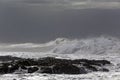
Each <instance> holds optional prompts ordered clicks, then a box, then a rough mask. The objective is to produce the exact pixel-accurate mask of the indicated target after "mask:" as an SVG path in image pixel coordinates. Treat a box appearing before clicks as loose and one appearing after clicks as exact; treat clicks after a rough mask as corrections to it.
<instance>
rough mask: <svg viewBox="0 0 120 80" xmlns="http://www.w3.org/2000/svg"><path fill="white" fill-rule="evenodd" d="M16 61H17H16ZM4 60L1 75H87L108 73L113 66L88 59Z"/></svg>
mask: <svg viewBox="0 0 120 80" xmlns="http://www.w3.org/2000/svg"><path fill="white" fill-rule="evenodd" d="M15 59H16V60H15ZM15 59H13V60H12V58H10V60H8V61H7V60H4V61H5V62H3V63H0V73H1V74H6V73H14V72H16V71H19V70H26V72H27V73H34V72H39V73H48V74H86V73H89V72H96V71H102V72H108V71H109V69H107V68H105V66H106V65H109V66H110V65H111V64H112V63H110V62H109V61H107V60H88V59H76V60H68V59H57V58H53V57H45V58H40V59H23V58H15Z"/></svg>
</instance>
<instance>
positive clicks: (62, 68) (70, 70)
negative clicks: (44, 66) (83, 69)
mask: <svg viewBox="0 0 120 80" xmlns="http://www.w3.org/2000/svg"><path fill="white" fill-rule="evenodd" d="M53 73H54V74H62V73H64V74H80V69H79V68H78V67H76V66H74V65H71V64H56V65H55V66H54V67H53Z"/></svg>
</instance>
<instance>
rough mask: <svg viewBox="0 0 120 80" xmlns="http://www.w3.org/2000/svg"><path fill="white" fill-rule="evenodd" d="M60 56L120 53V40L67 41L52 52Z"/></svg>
mask: <svg viewBox="0 0 120 80" xmlns="http://www.w3.org/2000/svg"><path fill="white" fill-rule="evenodd" d="M52 51H53V52H54V53H59V54H110V53H119V52H120V39H118V38H115V37H105V36H101V37H94V38H86V39H74V40H67V41H66V42H64V43H61V44H59V45H57V46H55V48H54V49H53V50H52Z"/></svg>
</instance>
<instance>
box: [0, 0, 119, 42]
mask: <svg viewBox="0 0 120 80" xmlns="http://www.w3.org/2000/svg"><path fill="white" fill-rule="evenodd" d="M1 1H2V0H1ZM11 1H12V3H11V2H9V3H8V2H7V1H6V2H4V1H3V2H2V3H0V4H1V5H0V42H5V43H6V42H10V43H11V42H45V41H49V40H52V39H55V38H58V37H68V38H78V37H85V36H91V35H95V36H98V35H113V36H119V35H120V33H119V31H120V27H119V26H120V22H119V21H120V9H118V8H117V9H104V8H101V9H100V8H99V9H87V8H85V9H78V10H76V9H73V7H72V9H65V10H64V9H63V10H62V9H60V8H59V7H55V6H52V7H50V6H49V7H46V6H27V5H24V4H22V3H24V1H27V0H23V2H22V3H21V2H18V1H19V0H18V1H17V2H15V3H13V2H14V1H15V0H11ZM41 1H43V0H40V1H38V0H35V1H33V0H30V1H29V2H31V3H37V2H39V3H46V2H47V0H46V1H45V2H44V1H43V2H41ZM71 1H72V0H71ZM106 1H107V0H106ZM18 3H20V4H19V5H16V4H18ZM27 3H28V2H27ZM73 3H74V2H72V4H73ZM74 4H75V3H74ZM86 4H88V3H86ZM77 5H78V4H77ZM79 5H81V4H79ZM68 6H69V5H68ZM69 7H70V6H69ZM54 8H55V9H54ZM62 8H63V7H62Z"/></svg>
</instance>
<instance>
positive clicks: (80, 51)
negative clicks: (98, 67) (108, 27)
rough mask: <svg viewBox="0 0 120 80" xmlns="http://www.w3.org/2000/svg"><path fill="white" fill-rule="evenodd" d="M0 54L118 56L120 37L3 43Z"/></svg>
mask: <svg viewBox="0 0 120 80" xmlns="http://www.w3.org/2000/svg"><path fill="white" fill-rule="evenodd" d="M3 52H4V53H3ZM0 55H14V56H18V57H21V56H23V57H38V58H39V57H42V56H54V57H55V56H57V57H58V56H60V57H65V58H66V57H71V58H83V57H87V58H88V57H92V56H93V55H100V56H106V55H107V56H118V55H120V39H119V38H115V37H109V36H100V37H91V38H84V39H67V38H58V39H56V40H54V41H50V42H48V43H42V44H37V43H24V44H4V45H3V44H2V45H0ZM95 58H96V57H95Z"/></svg>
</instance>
